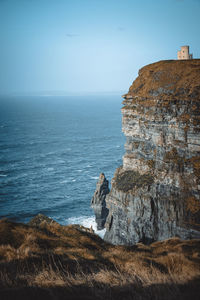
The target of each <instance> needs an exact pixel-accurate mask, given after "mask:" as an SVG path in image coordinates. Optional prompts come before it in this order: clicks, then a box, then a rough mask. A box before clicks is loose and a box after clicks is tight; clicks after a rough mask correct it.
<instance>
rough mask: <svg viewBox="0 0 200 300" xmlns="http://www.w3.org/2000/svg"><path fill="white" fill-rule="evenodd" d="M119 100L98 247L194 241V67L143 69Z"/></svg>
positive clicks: (198, 221) (197, 227)
mask: <svg viewBox="0 0 200 300" xmlns="http://www.w3.org/2000/svg"><path fill="white" fill-rule="evenodd" d="M124 98H125V99H124V102H123V104H124V107H123V108H122V115H123V119H122V130H123V132H124V134H125V136H126V144H125V150H126V153H125V155H124V157H123V166H121V167H120V168H118V169H117V170H116V173H115V175H114V178H113V179H112V188H111V191H110V193H109V194H108V195H107V197H106V206H107V208H108V210H109V214H108V217H107V219H106V224H105V226H106V234H105V240H107V241H109V242H111V243H114V244H126V245H132V244H135V243H137V242H139V241H143V242H145V243H148V242H151V241H156V240H163V239H167V238H169V237H172V236H179V237H181V238H183V239H186V238H200V60H190V61H160V62H157V63H154V64H151V65H148V66H145V67H144V68H142V69H141V70H140V71H139V76H138V77H137V79H136V80H135V81H134V82H133V84H132V85H131V87H130V89H129V92H128V94H126V95H124Z"/></svg>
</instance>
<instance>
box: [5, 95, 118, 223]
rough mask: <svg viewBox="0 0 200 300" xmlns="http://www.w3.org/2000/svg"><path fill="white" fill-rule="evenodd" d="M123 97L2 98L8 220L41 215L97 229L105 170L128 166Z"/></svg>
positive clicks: (108, 176) (111, 172)
mask: <svg viewBox="0 0 200 300" xmlns="http://www.w3.org/2000/svg"><path fill="white" fill-rule="evenodd" d="M121 102H122V99H121V97H120V95H115V96H110V95H109V96H105V95H104V96H71V97H69V96H68V97H9V98H6V97H2V98H1V99H0V217H6V218H9V219H12V220H14V221H17V222H28V221H29V220H30V219H31V218H32V217H33V216H35V215H37V214H38V213H42V214H45V215H46V216H49V217H51V218H53V219H54V220H56V221H58V222H59V223H60V224H64V225H66V224H75V223H76V224H82V225H84V226H86V227H90V226H91V225H92V226H93V228H94V229H96V224H95V220H94V213H93V211H92V209H91V208H90V201H91V198H92V195H93V193H94V191H95V187H96V182H97V180H98V177H99V174H100V173H101V172H104V173H105V176H106V177H107V179H109V180H111V178H112V176H113V174H114V171H115V169H116V167H118V166H120V165H121V164H122V161H121V159H122V155H123V151H124V150H123V145H124V136H123V134H122V132H121V112H120V108H121V106H122V105H121Z"/></svg>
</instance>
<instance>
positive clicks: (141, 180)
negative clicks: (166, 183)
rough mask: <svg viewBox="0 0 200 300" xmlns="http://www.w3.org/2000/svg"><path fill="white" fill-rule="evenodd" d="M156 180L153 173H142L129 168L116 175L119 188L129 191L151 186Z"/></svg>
mask: <svg viewBox="0 0 200 300" xmlns="http://www.w3.org/2000/svg"><path fill="white" fill-rule="evenodd" d="M153 182H154V179H153V176H152V175H151V174H143V175H141V174H140V173H139V172H136V171H132V170H128V171H124V172H122V173H120V172H119V173H118V174H117V175H116V177H115V186H116V188H117V189H118V190H120V191H123V192H128V191H130V190H132V189H134V188H140V187H143V186H149V185H151V184H152V183H153Z"/></svg>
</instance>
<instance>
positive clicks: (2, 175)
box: [0, 174, 8, 177]
mask: <svg viewBox="0 0 200 300" xmlns="http://www.w3.org/2000/svg"><path fill="white" fill-rule="evenodd" d="M7 176H8V175H5V174H0V177H7Z"/></svg>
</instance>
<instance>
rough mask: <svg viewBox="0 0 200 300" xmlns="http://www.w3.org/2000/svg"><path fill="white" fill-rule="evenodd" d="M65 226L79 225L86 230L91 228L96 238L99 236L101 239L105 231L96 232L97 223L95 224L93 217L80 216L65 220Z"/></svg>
mask: <svg viewBox="0 0 200 300" xmlns="http://www.w3.org/2000/svg"><path fill="white" fill-rule="evenodd" d="M66 221H67V225H69V224H79V225H82V226H84V227H86V228H91V227H92V229H93V230H94V232H95V233H96V234H98V236H100V237H101V238H102V239H103V237H104V235H105V232H106V229H103V230H97V223H96V222H95V217H94V216H92V217H88V216H81V217H72V218H69V219H67V220H66Z"/></svg>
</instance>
